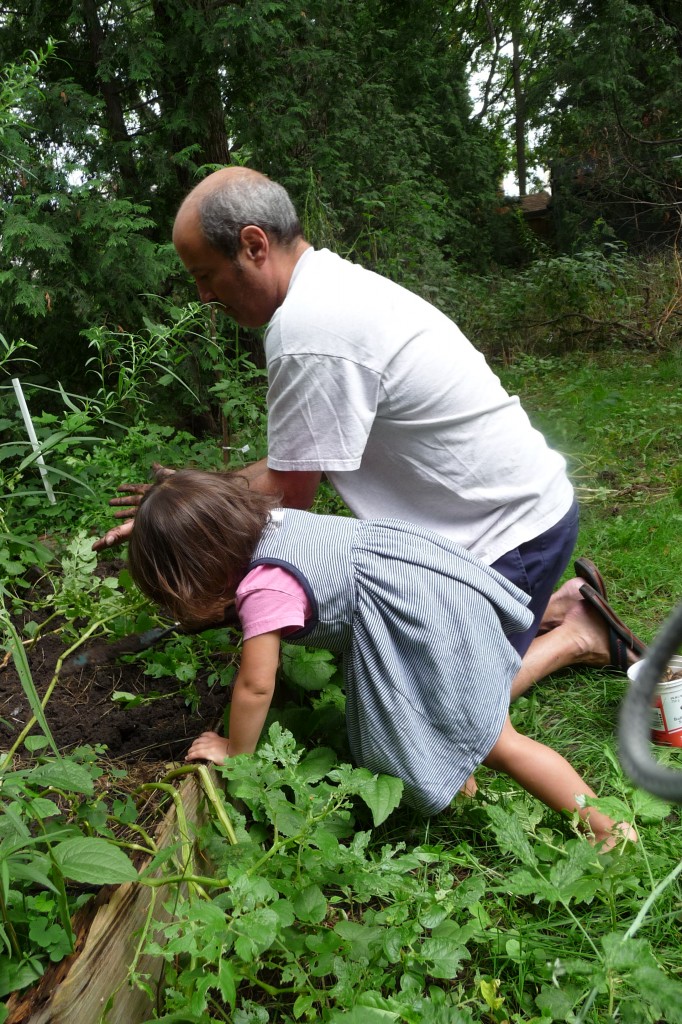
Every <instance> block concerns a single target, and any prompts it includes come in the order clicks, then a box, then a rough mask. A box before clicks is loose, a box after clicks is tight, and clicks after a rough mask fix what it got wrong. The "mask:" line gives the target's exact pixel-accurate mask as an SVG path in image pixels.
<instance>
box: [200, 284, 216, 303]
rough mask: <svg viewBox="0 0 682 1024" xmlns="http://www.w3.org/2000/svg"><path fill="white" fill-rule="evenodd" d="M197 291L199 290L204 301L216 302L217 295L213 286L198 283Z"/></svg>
mask: <svg viewBox="0 0 682 1024" xmlns="http://www.w3.org/2000/svg"><path fill="white" fill-rule="evenodd" d="M197 291H198V292H199V298H200V299H201V301H202V302H216V301H217V296H216V294H215V292H214V291H213V289H212V288H209V287H208V285H205V284H199V283H197Z"/></svg>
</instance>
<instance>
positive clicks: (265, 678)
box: [185, 630, 280, 764]
mask: <svg viewBox="0 0 682 1024" xmlns="http://www.w3.org/2000/svg"><path fill="white" fill-rule="evenodd" d="M279 640H280V632H279V630H276V631H274V632H272V633H261V634H260V635H259V636H253V637H250V638H249V639H248V640H245V641H244V646H243V649H242V659H241V664H240V666H239V672H238V673H237V679H236V681H235V684H234V690H233V692H232V703H231V705H230V735H229V738H228V739H224V738H223V737H222V736H218V734H217V733H215V732H205V733H202V735H201V736H199V737H198V739H196V740H195V741H194V743H193V744H192V746H191V747H190V748H189V750H188V752H187V756H186V758H185V760H187V761H194V760H196V759H198V758H202V759H205V760H208V761H214V762H215V763H216V764H220V762H221V761H224V760H225V758H226V757H228V756H229V757H234V756H235V755H236V754H252V753H253V752H254V750H255V749H256V744H257V743H258V740H259V737H260V734H261V731H262V729H263V725H264V723H265V716H266V715H267V713H268V710H269V708H270V703H271V701H272V695H273V692H274V689H275V677H276V673H277V665H278V664H279Z"/></svg>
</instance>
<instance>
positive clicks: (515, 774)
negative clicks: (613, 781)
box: [484, 717, 637, 848]
mask: <svg viewBox="0 0 682 1024" xmlns="http://www.w3.org/2000/svg"><path fill="white" fill-rule="evenodd" d="M484 764H486V765H487V766H488V767H489V768H494V769H495V770H496V771H503V772H505V773H506V774H507V775H509V776H510V777H511V778H512V779H515V780H516V781H517V782H518V783H519V785H521V786H523V788H524V789H527V790H528V792H529V793H532V794H533V796H536V797H537V798H538V800H542V802H543V803H545V804H547V805H548V807H551V808H553V809H554V810H555V811H564V810H566V811H575V810H577V811H578V814H579V815H580V817H581V818H582V820H583V821H584V822H585V824H586V825H587V826H588V828H589V829H590V830H591V831H592V832H593V833H594V839H595V842H598V843H599V842H605V843H606V846H607V848H608V847H610V846H613V845H615V843H616V842H617V841H618V840H619V839H622V838H624V837H625V838H628V839H631V840H632V841H635V840H636V839H637V835H636V833H635V831H634V829H632V828H630V826H629V825H627V823H625V822H621V823H620V824H619V825H616V823H615V822H614V821H612V820H611V818H609V817H607V815H606V814H602V813H601V812H600V811H597V810H596V809H595V808H593V807H589V808H581V807H579V806H578V803H577V801H576V795H578V794H585V795H586V796H595V795H596V794H595V792H594V790H592V789H590V787H589V786H588V785H587V783H586V782H585V781H584V780H583V779H581V777H580V776H579V775H578V773H577V772H576V770H575V769H574V768H573V767H571V765H570V764H569V763H568V761H567V760H566V759H565V758H564V757H562V756H561V754H558V753H557V752H556V750H552V749H551V748H550V747H546V746H545V745H544V743H537V742H536V741H535V740H532V739H530V737H528V736H522V735H521V733H518V732H517V731H516V729H514V727H513V725H512V724H511V722H510V720H509V717H507V721H506V723H505V725H504V728H503V729H502V732H501V734H500V738H499V739H498V741H497V743H496V744H495V746H494V747H493V749H492V750H491V752H490V754H489V755H488V757H487V758H486V759H485V761H484Z"/></svg>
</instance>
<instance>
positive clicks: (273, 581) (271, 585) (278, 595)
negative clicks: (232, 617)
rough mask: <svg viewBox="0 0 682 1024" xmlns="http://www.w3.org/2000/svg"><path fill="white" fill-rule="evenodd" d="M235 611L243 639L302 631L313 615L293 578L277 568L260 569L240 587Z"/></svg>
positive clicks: (301, 588) (260, 567)
mask: <svg viewBox="0 0 682 1024" xmlns="http://www.w3.org/2000/svg"><path fill="white" fill-rule="evenodd" d="M235 597H236V609H237V614H238V616H239V619H240V622H241V624H242V631H243V634H244V639H245V640H248V639H249V637H252V636H260V634H261V633H272V632H273V631H274V630H281V632H282V635H283V636H286V635H287V634H288V633H294V632H296V631H297V630H299V629H301V628H302V627H303V626H304V625H305V623H306V620H307V619H308V618H309V617H310V615H311V614H312V609H311V607H310V601H309V600H308V596H307V594H306V592H305V590H304V589H303V587H302V586H301V584H300V583H299V581H298V580H297V579H296V577H295V576H294V575H293V573H290V572H288V571H287V570H286V569H282V568H281V567H280V566H277V565H257V566H256V568H255V569H252V570H251V572H249V573H247V575H246V576H245V577H244V579H243V580H242V582H241V583H240V584H239V586H238V587H237V593H236V595H235Z"/></svg>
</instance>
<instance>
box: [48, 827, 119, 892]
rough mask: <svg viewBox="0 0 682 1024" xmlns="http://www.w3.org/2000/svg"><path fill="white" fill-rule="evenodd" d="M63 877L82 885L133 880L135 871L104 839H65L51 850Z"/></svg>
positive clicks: (108, 883)
mask: <svg viewBox="0 0 682 1024" xmlns="http://www.w3.org/2000/svg"><path fill="white" fill-rule="evenodd" d="M52 853H53V855H54V858H55V860H56V861H57V864H58V865H59V868H60V870H61V872H62V874H63V875H64V877H65V878H70V879H71V880H72V881H74V882H82V883H83V884H85V885H118V884H119V883H121V882H136V881H137V879H138V874H137V871H136V870H135V868H134V867H133V865H132V863H131V862H130V860H129V859H128V857H127V856H126V854H125V853H124V852H123V850H120V849H119V848H118V847H117V846H113V845H112V844H111V843H108V842H107V841H106V839H97V838H94V837H93V838H90V837H84V838H82V839H67V840H65V842H63V843H59V844H58V845H57V846H55V847H54V848H53V850H52Z"/></svg>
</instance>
